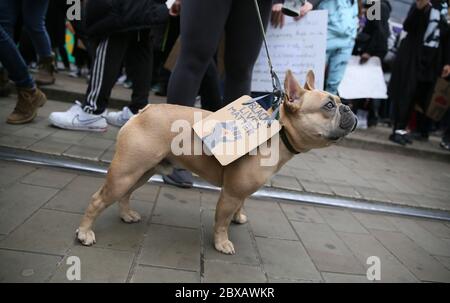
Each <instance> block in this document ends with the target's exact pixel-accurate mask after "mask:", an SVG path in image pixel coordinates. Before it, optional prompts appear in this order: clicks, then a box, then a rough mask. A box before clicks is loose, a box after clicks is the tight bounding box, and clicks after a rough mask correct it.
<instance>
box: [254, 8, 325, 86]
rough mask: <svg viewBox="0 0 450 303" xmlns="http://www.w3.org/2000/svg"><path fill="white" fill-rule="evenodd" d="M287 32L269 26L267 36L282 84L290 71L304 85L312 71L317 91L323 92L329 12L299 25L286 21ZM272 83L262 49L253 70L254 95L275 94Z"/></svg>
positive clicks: (309, 17)
mask: <svg viewBox="0 0 450 303" xmlns="http://www.w3.org/2000/svg"><path fill="white" fill-rule="evenodd" d="M285 21H286V22H285V24H284V26H283V28H281V29H280V28H274V27H273V26H271V25H269V26H268V28H267V32H266V37H267V44H268V47H269V53H270V56H271V58H272V64H273V67H274V70H275V72H276V73H277V75H278V77H279V78H280V81H284V77H285V74H286V71H287V70H288V69H290V70H292V72H293V73H294V74H295V76H296V77H297V80H299V81H300V83H304V82H305V79H306V73H307V72H308V70H312V71H313V72H314V74H315V76H316V87H317V88H318V89H323V82H324V73H325V55H326V45H327V23H328V12H327V11H325V10H319V11H311V12H309V13H308V14H307V15H306V16H305V17H303V18H301V19H300V20H299V21H295V20H294V19H293V18H290V17H286V18H285ZM272 89H273V88H272V80H271V77H270V72H269V66H268V63H267V56H266V50H265V48H264V46H263V47H262V48H261V52H260V54H259V57H258V60H257V61H256V64H255V66H254V69H253V78H252V91H255V92H268V91H272Z"/></svg>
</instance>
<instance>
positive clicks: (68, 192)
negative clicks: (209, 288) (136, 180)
mask: <svg viewBox="0 0 450 303" xmlns="http://www.w3.org/2000/svg"><path fill="white" fill-rule="evenodd" d="M0 170H1V171H2V173H1V174H0V282H69V281H68V280H67V277H66V272H67V270H68V269H69V266H70V265H71V264H69V265H68V264H67V262H66V261H67V259H68V258H69V257H70V256H77V257H79V258H80V261H81V282H362V283H364V282H370V281H369V280H368V279H367V278H366V271H367V268H368V265H367V264H366V261H367V258H368V257H370V256H377V257H378V258H380V261H381V282H450V224H449V223H448V222H443V221H432V220H421V219H420V220H419V219H412V218H406V217H399V216H387V215H379V214H377V215H375V214H370V213H363V212H352V211H348V210H342V209H336V208H325V207H311V206H308V205H304V204H301V203H295V204H294V203H285V202H279V201H259V200H249V201H247V202H246V204H245V209H246V212H247V214H248V217H249V222H248V223H247V224H244V225H232V226H231V228H230V237H231V240H232V241H233V242H234V244H235V247H236V249H237V254H236V255H234V256H228V255H223V254H220V253H218V252H217V251H215V250H214V248H213V236H212V226H213V220H214V219H213V218H214V208H215V203H216V201H217V198H218V195H217V193H212V192H200V191H198V190H194V189H184V190H182V189H176V188H173V187H167V186H162V187H158V186H154V185H145V186H143V187H142V188H141V189H139V190H138V191H137V192H136V193H135V194H134V195H133V197H132V203H131V204H132V207H133V208H134V209H135V210H137V211H139V212H140V214H141V216H142V221H141V222H139V223H136V224H126V223H123V222H121V220H120V219H119V217H118V208H117V205H113V206H111V207H110V208H108V209H107V210H106V211H105V212H104V213H103V214H102V215H101V216H100V218H99V219H98V220H97V222H96V226H95V232H96V238H97V244H95V245H94V246H93V247H84V246H82V245H80V244H79V243H78V242H77V241H76V240H75V229H76V228H77V227H78V224H79V221H80V219H81V216H82V213H83V211H84V209H85V207H86V206H87V203H88V202H89V198H90V196H91V195H92V193H93V192H95V191H96V190H97V189H98V187H99V186H100V184H101V183H102V182H103V177H102V176H99V175H91V174H80V173H77V172H74V171H69V170H61V169H50V168H42V167H35V166H31V165H25V164H18V163H13V162H5V161H0Z"/></svg>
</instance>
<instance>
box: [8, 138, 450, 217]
mask: <svg viewBox="0 0 450 303" xmlns="http://www.w3.org/2000/svg"><path fill="white" fill-rule="evenodd" d="M0 160H7V161H15V162H21V163H29V164H33V165H40V166H50V167H58V168H65V169H72V170H76V171H83V172H90V173H99V174H106V172H107V168H108V166H107V164H106V163H100V162H95V161H87V160H86V161H85V160H81V159H74V158H69V157H63V156H54V155H49V154H43V153H36V152H31V151H25V150H21V149H15V148H6V147H0ZM149 182H150V183H154V184H163V183H164V182H163V180H162V176H161V175H155V176H153V177H152V178H151V179H150V180H149ZM194 188H195V189H201V190H212V191H218V190H220V188H218V187H215V186H212V185H210V184H209V183H206V182H204V181H202V180H198V179H197V180H195V181H194ZM252 197H254V198H261V199H269V200H274V199H277V200H284V201H290V202H297V203H298V202H300V203H307V204H312V205H318V206H333V207H341V208H348V209H352V210H360V211H368V212H378V213H386V214H395V215H404V216H413V217H420V218H428V219H437V220H445V221H450V212H447V211H442V210H432V209H425V208H418V207H411V206H403V205H396V204H388V203H383V202H372V201H370V202H369V201H365V200H358V199H347V198H343V197H336V196H325V195H318V194H311V193H306V192H297V191H289V190H283V189H276V188H272V187H263V188H261V189H260V190H258V191H257V192H256V193H254V194H253V195H252Z"/></svg>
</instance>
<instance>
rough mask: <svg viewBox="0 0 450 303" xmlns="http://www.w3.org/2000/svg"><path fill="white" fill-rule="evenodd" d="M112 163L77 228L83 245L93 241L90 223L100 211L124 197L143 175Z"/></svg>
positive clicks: (90, 243) (138, 171)
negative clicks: (104, 180)
mask: <svg viewBox="0 0 450 303" xmlns="http://www.w3.org/2000/svg"><path fill="white" fill-rule="evenodd" d="M114 164H115V163H114V160H113V163H112V165H111V167H110V169H109V171H108V175H107V177H106V182H105V184H104V185H103V186H102V187H101V188H100V190H98V191H97V192H96V193H95V194H94V195H93V196H92V200H91V203H90V204H89V206H88V208H87V209H86V212H85V213H84V216H83V218H82V220H81V223H80V227H79V228H78V229H77V238H78V240H79V241H80V242H81V243H82V244H83V245H92V244H94V243H95V234H94V232H93V231H92V225H93V224H94V221H95V219H96V218H97V217H98V216H99V215H100V213H101V212H102V211H103V210H104V209H105V208H107V207H108V206H110V205H111V204H112V203H114V202H115V201H118V200H120V199H121V198H122V197H124V196H125V195H126V194H127V193H128V192H129V191H130V189H131V188H132V187H133V186H134V185H135V184H136V182H137V181H138V180H139V179H140V178H141V177H142V176H143V174H144V172H142V171H140V170H130V169H127V170H126V171H122V169H123V166H121V165H114Z"/></svg>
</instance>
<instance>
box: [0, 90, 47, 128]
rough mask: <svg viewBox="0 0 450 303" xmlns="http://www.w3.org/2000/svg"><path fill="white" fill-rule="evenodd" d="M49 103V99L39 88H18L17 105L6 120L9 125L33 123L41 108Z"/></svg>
mask: <svg viewBox="0 0 450 303" xmlns="http://www.w3.org/2000/svg"><path fill="white" fill-rule="evenodd" d="M46 101H47V97H46V96H45V94H44V93H43V92H42V91H41V90H40V89H39V88H17V104H16V107H15V108H14V111H13V112H12V113H11V114H10V115H9V116H8V120H6V122H7V123H9V124H24V123H28V122H31V121H32V120H33V119H34V118H35V117H36V115H37V111H38V108H39V107H42V106H43V105H44V104H45V102H46Z"/></svg>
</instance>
